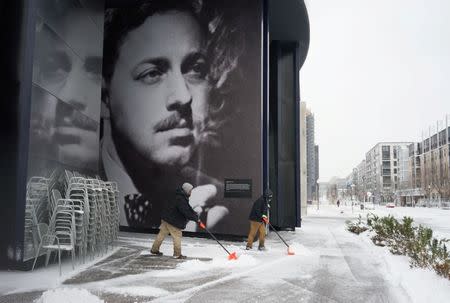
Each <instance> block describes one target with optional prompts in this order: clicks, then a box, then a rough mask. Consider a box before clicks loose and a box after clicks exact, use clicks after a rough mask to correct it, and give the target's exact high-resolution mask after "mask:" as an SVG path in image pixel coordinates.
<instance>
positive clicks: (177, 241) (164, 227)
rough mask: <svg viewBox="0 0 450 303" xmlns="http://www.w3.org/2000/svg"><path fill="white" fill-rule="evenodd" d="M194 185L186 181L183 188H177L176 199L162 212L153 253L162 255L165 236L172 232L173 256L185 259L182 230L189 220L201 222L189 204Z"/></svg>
mask: <svg viewBox="0 0 450 303" xmlns="http://www.w3.org/2000/svg"><path fill="white" fill-rule="evenodd" d="M193 188H194V186H192V184H189V183H184V184H183V185H182V187H181V188H177V190H176V194H175V199H174V200H172V201H169V203H167V205H166V207H165V208H164V210H163V211H162V213H161V226H160V229H159V233H158V235H157V236H156V239H155V242H153V245H152V249H151V250H150V252H151V253H152V254H153V255H162V253H161V252H160V251H159V248H160V247H161V244H162V242H163V241H164V238H165V237H166V236H167V235H168V234H170V235H171V236H172V238H173V256H174V258H177V259H185V258H186V256H183V255H182V254H181V238H182V236H183V232H182V230H183V229H184V228H186V224H187V222H188V221H189V220H191V221H196V222H198V223H199V224H200V223H201V221H200V219H199V217H198V215H197V213H196V212H195V211H194V210H193V209H192V207H191V206H190V205H189V196H190V195H191V192H192V189H193Z"/></svg>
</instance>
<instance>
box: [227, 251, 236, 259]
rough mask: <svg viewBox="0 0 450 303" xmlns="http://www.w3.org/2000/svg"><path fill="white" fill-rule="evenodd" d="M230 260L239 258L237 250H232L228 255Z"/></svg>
mask: <svg viewBox="0 0 450 303" xmlns="http://www.w3.org/2000/svg"><path fill="white" fill-rule="evenodd" d="M228 260H237V255H236V252H232V253H231V254H229V255H228Z"/></svg>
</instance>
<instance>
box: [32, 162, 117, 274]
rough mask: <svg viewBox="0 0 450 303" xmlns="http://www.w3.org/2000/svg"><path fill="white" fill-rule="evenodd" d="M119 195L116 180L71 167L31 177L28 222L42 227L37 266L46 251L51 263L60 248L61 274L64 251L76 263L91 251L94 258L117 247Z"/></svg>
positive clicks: (37, 247) (35, 241) (37, 238)
mask: <svg viewBox="0 0 450 303" xmlns="http://www.w3.org/2000/svg"><path fill="white" fill-rule="evenodd" d="M55 180H59V182H55ZM31 181H32V182H31ZM28 191H30V194H29V196H30V198H28ZM62 193H64V195H63V194H62ZM118 195H119V192H118V187H117V183H116V182H105V181H103V180H101V179H100V178H98V177H96V178H90V177H86V176H83V175H81V174H79V173H77V172H71V171H69V170H65V171H63V172H60V173H58V172H55V173H54V174H52V177H51V178H49V179H45V178H34V179H33V178H32V179H30V182H29V186H28V187H27V224H28V225H29V226H30V230H33V228H35V229H36V230H38V231H39V230H40V231H39V232H38V233H37V234H38V237H36V239H35V240H34V242H31V243H33V245H34V247H36V249H35V253H36V255H35V258H34V262H33V270H34V267H35V265H36V261H37V259H38V257H39V256H40V255H41V254H43V253H45V254H46V262H45V265H46V266H47V265H48V262H49V259H50V256H51V253H52V252H53V251H57V253H58V263H59V271H60V274H61V251H66V252H69V253H70V255H71V257H72V267H74V262H75V258H77V257H78V258H79V259H80V260H82V262H85V259H86V256H87V255H88V254H90V256H91V257H92V258H93V257H94V256H95V255H100V254H102V255H103V254H104V253H105V252H106V251H107V250H108V249H109V248H110V247H113V246H114V241H115V240H117V237H118V231H119V208H118ZM28 209H30V210H29V211H28ZM42 212H43V214H42ZM40 225H41V226H40ZM26 228H28V227H26ZM31 234H32V233H31ZM37 243H39V244H38V245H37Z"/></svg>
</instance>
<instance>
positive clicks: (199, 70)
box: [187, 61, 208, 79]
mask: <svg viewBox="0 0 450 303" xmlns="http://www.w3.org/2000/svg"><path fill="white" fill-rule="evenodd" d="M207 72H208V66H207V64H206V62H203V61H197V62H196V63H195V64H194V65H192V67H191V69H190V70H189V71H188V72H187V75H188V76H190V77H194V78H197V79H205V77H206V74H207Z"/></svg>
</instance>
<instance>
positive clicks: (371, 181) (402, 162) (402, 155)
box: [366, 142, 411, 203]
mask: <svg viewBox="0 0 450 303" xmlns="http://www.w3.org/2000/svg"><path fill="white" fill-rule="evenodd" d="M410 144H411V142H380V143H377V144H376V145H375V146H374V147H373V148H372V149H370V150H369V151H368V152H367V153H366V181H367V182H366V189H367V191H368V192H371V193H372V199H373V201H374V202H376V203H386V202H393V201H395V193H396V191H397V190H398V189H399V186H400V184H403V183H402V182H404V181H403V180H406V179H407V178H408V177H407V176H408V175H409V173H408V167H409V166H408V165H407V163H408V156H407V155H408V152H409V145H410ZM400 177H402V178H403V179H401V178H400Z"/></svg>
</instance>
